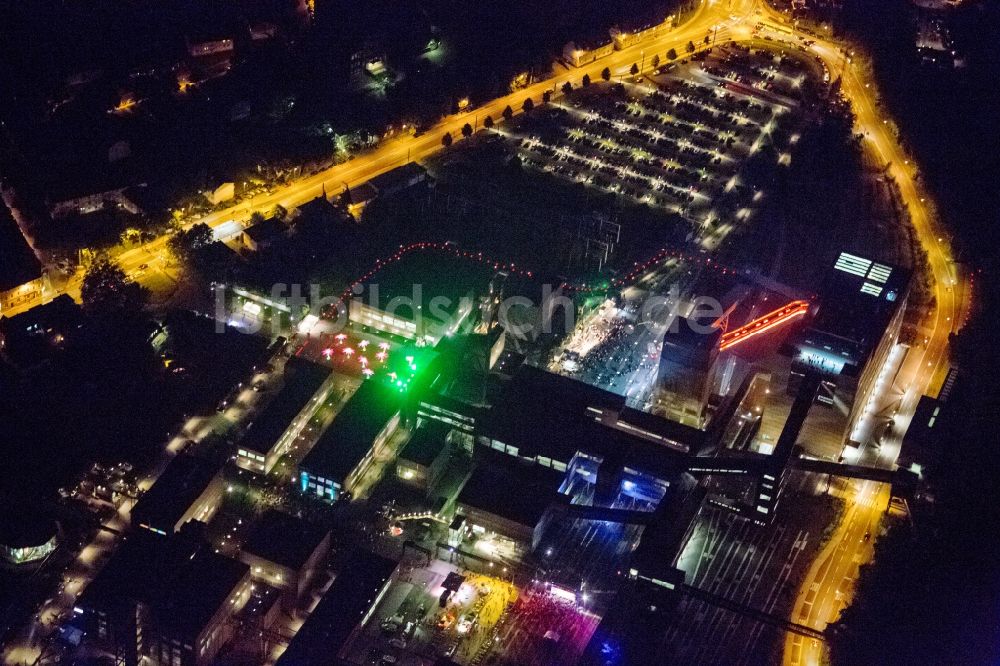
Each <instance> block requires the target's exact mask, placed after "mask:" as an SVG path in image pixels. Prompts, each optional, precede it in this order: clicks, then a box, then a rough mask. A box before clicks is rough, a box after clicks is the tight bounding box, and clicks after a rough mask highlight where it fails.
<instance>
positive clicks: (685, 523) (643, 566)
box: [629, 475, 705, 581]
mask: <svg viewBox="0 0 1000 666" xmlns="http://www.w3.org/2000/svg"><path fill="white" fill-rule="evenodd" d="M704 497H705V489H704V488H702V487H701V486H700V485H699V484H698V483H697V481H695V480H694V478H693V477H691V476H690V475H682V476H678V477H676V478H675V479H674V482H673V483H672V484H671V486H670V492H668V493H667V496H666V497H664V498H663V501H661V502H660V505H659V506H658V507H657V508H656V511H655V512H654V514H653V520H652V521H651V522H650V524H648V525H647V526H646V527H645V528H644V529H643V531H642V537H641V538H640V539H639V545H638V547H636V549H635V551H634V552H633V553H632V559H631V560H630V562H629V564H630V566H631V567H632V568H635V569H638V570H639V573H640V574H642V575H645V576H657V574H659V575H660V576H667V575H669V574H671V573H672V570H673V569H674V566H673V563H674V560H675V559H676V558H677V556H678V555H680V552H681V549H682V548H683V547H684V543H685V541H686V538H685V537H686V536H687V533H688V528H689V527H690V525H691V521H692V520H694V517H695V515H696V514H697V512H698V509H699V508H700V507H701V502H702V500H703V499H704ZM681 580H682V581H683V577H682V578H681Z"/></svg>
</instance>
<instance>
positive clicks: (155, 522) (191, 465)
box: [131, 453, 225, 535]
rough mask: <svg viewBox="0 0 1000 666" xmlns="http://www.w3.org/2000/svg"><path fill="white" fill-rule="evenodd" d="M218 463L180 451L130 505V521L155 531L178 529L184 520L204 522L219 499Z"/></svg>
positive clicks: (168, 532) (212, 513)
mask: <svg viewBox="0 0 1000 666" xmlns="http://www.w3.org/2000/svg"><path fill="white" fill-rule="evenodd" d="M224 485H225V484H224V483H223V480H222V466H221V465H220V464H216V463H211V462H209V461H207V460H204V459H202V458H197V457H195V456H192V455H189V454H186V453H181V454H178V455H177V457H175V458H174V459H173V460H171V461H170V463H169V464H168V465H167V467H166V469H164V470H163V473H162V474H161V475H160V477H159V478H158V479H157V480H156V482H155V483H153V485H152V487H151V488H150V489H149V490H147V491H146V492H145V494H143V495H142V496H141V497H140V498H139V500H138V501H137V502H136V503H135V506H134V507H132V514H131V516H132V524H133V525H135V526H137V527H141V528H143V529H147V530H150V531H153V532H156V533H157V534H162V535H167V534H173V533H174V532H178V531H180V529H181V527H183V526H184V524H185V523H187V522H188V521H191V520H197V521H200V522H202V523H207V522H208V521H209V520H211V519H212V516H214V515H215V512H216V510H218V508H219V504H220V503H221V501H222V495H223V490H224V488H223V486H224Z"/></svg>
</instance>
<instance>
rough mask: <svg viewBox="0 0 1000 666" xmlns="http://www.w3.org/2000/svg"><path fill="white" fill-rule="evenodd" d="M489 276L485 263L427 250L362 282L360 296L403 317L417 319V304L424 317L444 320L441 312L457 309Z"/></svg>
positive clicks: (394, 262)
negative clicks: (439, 314) (415, 308)
mask: <svg viewBox="0 0 1000 666" xmlns="http://www.w3.org/2000/svg"><path fill="white" fill-rule="evenodd" d="M488 279H489V273H488V272H487V271H486V270H485V269H484V267H483V266H482V265H479V264H474V263H473V262H471V261H468V260H466V259H462V258H459V257H456V256H454V255H453V254H451V253H448V252H442V251H439V250H435V249H423V250H419V251H415V252H410V253H408V254H406V255H405V256H404V257H402V258H401V259H399V260H398V261H393V262H392V263H388V264H386V265H384V266H383V267H382V268H381V269H380V270H378V271H377V272H376V273H375V275H374V276H372V277H371V278H370V279H368V280H366V281H365V282H364V283H363V284H362V288H363V292H362V295H360V296H358V297H357V298H358V299H361V300H362V301H363V302H364V304H365V305H369V306H373V307H377V308H378V309H379V310H386V309H387V308H389V309H391V310H392V311H393V314H395V316H397V317H400V318H404V319H410V320H413V319H415V318H416V317H415V314H414V309H413V308H414V305H415V306H417V307H419V308H420V309H421V313H422V314H423V316H426V317H429V318H431V319H437V320H442V319H444V318H445V317H442V316H437V313H441V314H446V313H451V312H453V311H454V309H455V308H456V307H457V306H458V303H459V300H460V299H462V298H463V297H466V296H468V295H469V294H470V292H471V293H475V292H476V291H478V290H479V289H480V288H481V287H483V286H485V285H486V282H487V280H488ZM397 299H398V300H397ZM434 299H438V300H437V301H435V300H434ZM393 301H395V302H393ZM446 316H447V314H446Z"/></svg>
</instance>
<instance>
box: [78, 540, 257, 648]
mask: <svg viewBox="0 0 1000 666" xmlns="http://www.w3.org/2000/svg"><path fill="white" fill-rule="evenodd" d="M249 570H250V569H249V567H247V565H245V564H243V563H242V562H237V561H236V560H232V559H229V558H228V557H225V556H223V555H220V554H218V553H216V552H214V550H213V549H212V548H211V547H210V546H209V545H208V544H205V543H199V542H195V541H191V540H190V539H188V538H187V537H183V536H174V535H172V536H160V535H157V534H154V533H152V532H150V531H148V530H137V531H136V532H133V533H132V534H129V535H128V536H127V537H126V538H125V540H124V542H123V543H122V544H121V546H119V548H118V550H117V551H115V554H114V555H112V557H111V559H110V560H109V561H108V563H107V564H106V565H105V566H104V568H103V569H101V571H100V572H99V573H98V574H97V577H96V578H94V580H93V581H92V582H91V583H90V584H89V585H88V586H87V587H86V589H85V590H84V592H83V594H82V595H81V597H80V599H79V601H78V603H77V605H78V606H80V607H81V608H84V609H91V610H96V609H101V610H108V609H122V610H126V612H127V609H128V607H129V606H131V605H134V604H136V603H140V602H141V603H144V604H148V605H149V606H150V607H151V608H152V609H153V611H154V614H155V617H156V620H157V624H158V625H159V626H161V627H165V628H168V629H172V630H173V631H175V632H177V633H178V634H180V635H183V636H186V637H190V638H194V637H195V636H197V634H198V633H200V632H201V630H202V629H204V627H205V625H206V624H208V621H209V620H210V619H211V618H212V616H213V615H215V613H216V612H217V611H218V610H219V608H220V607H222V605H223V604H225V603H226V601H227V600H228V599H229V596H230V595H231V594H232V592H233V590H234V589H235V588H236V586H237V585H238V584H239V583H240V581H242V580H243V578H244V577H245V576H246V575H247V573H248V572H249Z"/></svg>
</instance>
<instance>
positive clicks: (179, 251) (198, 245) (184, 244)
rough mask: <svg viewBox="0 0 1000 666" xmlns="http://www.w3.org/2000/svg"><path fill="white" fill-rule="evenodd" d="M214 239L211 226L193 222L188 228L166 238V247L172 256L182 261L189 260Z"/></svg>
mask: <svg viewBox="0 0 1000 666" xmlns="http://www.w3.org/2000/svg"><path fill="white" fill-rule="evenodd" d="M214 240H215V236H214V235H213V234H212V228H211V227H209V226H208V225H207V224H205V223H204V222H199V223H198V224H195V225H194V226H192V227H191V228H190V229H186V230H185V229H180V230H178V231H176V232H174V234H173V235H172V236H171V237H170V238H169V239H168V240H167V247H168V248H170V251H171V252H173V254H174V256H176V257H177V258H178V259H181V260H183V261H190V260H191V259H192V258H194V256H195V255H197V254H198V252H200V251H201V250H203V249H205V248H206V247H208V246H209V245H211V244H212V242H213V241H214Z"/></svg>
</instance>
